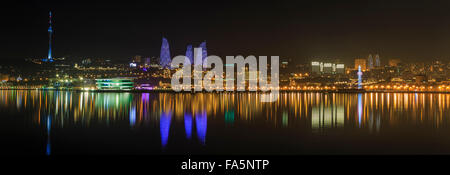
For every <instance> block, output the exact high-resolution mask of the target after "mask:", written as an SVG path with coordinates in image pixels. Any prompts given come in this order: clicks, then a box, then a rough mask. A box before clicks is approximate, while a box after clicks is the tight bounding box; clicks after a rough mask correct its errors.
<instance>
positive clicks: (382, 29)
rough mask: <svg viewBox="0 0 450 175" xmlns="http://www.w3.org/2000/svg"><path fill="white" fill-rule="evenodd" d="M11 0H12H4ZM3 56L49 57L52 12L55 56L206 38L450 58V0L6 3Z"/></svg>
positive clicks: (349, 54)
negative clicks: (50, 15) (50, 11)
mask: <svg viewBox="0 0 450 175" xmlns="http://www.w3.org/2000/svg"><path fill="white" fill-rule="evenodd" d="M2 3H5V2H2ZM1 6H2V11H1V12H0V13H1V21H2V22H1V23H2V24H3V26H2V29H1V30H2V31H1V32H0V37H1V41H2V42H1V43H2V44H1V48H0V51H1V52H0V58H2V59H5V60H13V59H23V58H29V57H45V56H46V54H47V42H48V41H47V37H48V36H47V27H48V24H47V21H48V18H47V16H48V11H49V10H52V11H53V14H54V31H55V32H54V34H55V37H54V44H55V45H54V55H55V56H56V57H61V56H67V55H72V56H83V57H84V56H86V57H105V58H113V59H127V58H130V57H131V56H133V55H136V54H139V55H143V56H158V55H159V50H160V47H161V37H162V36H165V37H166V38H168V40H169V43H170V47H171V52H172V56H174V55H179V54H184V52H185V49H186V45H187V44H194V46H197V45H198V44H199V43H200V42H202V41H203V40H206V41H207V47H208V54H214V55H218V56H226V55H238V54H241V55H249V54H252V55H256V56H259V55H267V56H271V55H278V56H280V57H282V58H291V59H292V60H295V61H296V62H304V61H306V60H307V59H308V58H311V57H331V58H340V59H342V60H344V61H350V60H352V59H354V58H356V57H367V55H368V54H369V53H372V54H375V53H379V54H380V57H381V59H382V61H384V60H386V59H389V58H401V59H404V60H412V61H419V60H424V59H434V58H440V59H445V60H450V59H449V58H450V2H448V1H431V0H428V1H426V0H424V1H394V2H392V1H381V0H380V1H345V0H343V1H320V0H318V1H268V2H266V1H218V2H214V1H180V2H178V1H162V0H161V1H65V0H61V1H37V0H35V1H23V2H15V3H14V4H9V3H8V4H2V5H1Z"/></svg>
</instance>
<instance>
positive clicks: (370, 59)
mask: <svg viewBox="0 0 450 175" xmlns="http://www.w3.org/2000/svg"><path fill="white" fill-rule="evenodd" d="M367 68H368V69H373V58H372V54H369V57H368V58H367Z"/></svg>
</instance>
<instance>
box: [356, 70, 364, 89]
mask: <svg viewBox="0 0 450 175" xmlns="http://www.w3.org/2000/svg"><path fill="white" fill-rule="evenodd" d="M362 74H363V73H362V72H361V66H358V73H357V75H358V89H361V84H362Z"/></svg>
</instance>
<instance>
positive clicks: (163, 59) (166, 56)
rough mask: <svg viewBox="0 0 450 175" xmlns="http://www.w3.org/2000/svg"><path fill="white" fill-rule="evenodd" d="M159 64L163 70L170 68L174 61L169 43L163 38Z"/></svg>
mask: <svg viewBox="0 0 450 175" xmlns="http://www.w3.org/2000/svg"><path fill="white" fill-rule="evenodd" d="M159 59H160V60H159V64H160V65H161V67H163V68H170V63H171V62H172V59H171V58H170V50H169V42H168V41H167V39H166V38H164V37H163V38H162V44H161V53H160V55H159Z"/></svg>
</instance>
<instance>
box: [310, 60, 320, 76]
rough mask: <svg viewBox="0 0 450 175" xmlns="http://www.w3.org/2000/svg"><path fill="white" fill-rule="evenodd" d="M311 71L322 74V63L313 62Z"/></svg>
mask: <svg viewBox="0 0 450 175" xmlns="http://www.w3.org/2000/svg"><path fill="white" fill-rule="evenodd" d="M311 69H312V72H313V73H316V74H320V73H321V71H320V62H318V61H313V62H311Z"/></svg>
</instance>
